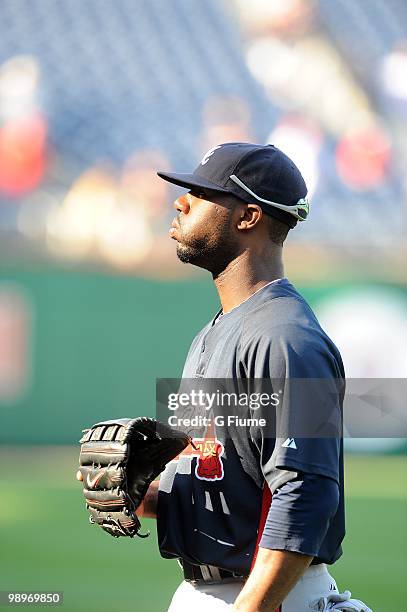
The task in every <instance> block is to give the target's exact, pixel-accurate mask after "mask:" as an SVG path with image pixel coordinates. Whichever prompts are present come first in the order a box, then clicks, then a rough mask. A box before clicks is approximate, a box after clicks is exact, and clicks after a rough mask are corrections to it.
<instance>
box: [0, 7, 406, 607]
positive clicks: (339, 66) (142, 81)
mask: <svg viewBox="0 0 407 612" xmlns="http://www.w3.org/2000/svg"><path fill="white" fill-rule="evenodd" d="M0 33H1V36H0V236H1V240H0V419H1V428H0V438H1V443H2V446H1V449H0V454H1V459H2V468H3V469H2V476H1V486H2V490H3V492H4V493H3V498H4V503H3V504H2V508H1V509H0V528H1V532H2V535H1V543H2V546H1V550H2V553H3V564H2V572H1V579H0V581H1V584H0V590H10V589H43V590H45V589H48V590H64V591H65V604H64V607H65V609H66V610H85V609H86V610H89V609H91V610H92V609H98V610H100V611H104V610H109V609H111V607H112V606H114V605H120V607H121V609H123V610H140V611H143V612H144V610H151V611H154V612H161V611H163V610H165V609H166V605H167V604H168V601H169V599H170V596H171V593H172V592H173V590H174V589H175V586H176V584H177V583H178V581H179V580H180V575H179V571H178V569H177V565H176V564H175V563H172V562H169V561H164V560H161V559H159V557H158V554H157V550H156V543H155V538H154V535H153V537H152V538H150V539H149V540H148V541H137V542H117V541H115V540H113V539H112V538H108V537H107V536H106V537H105V536H104V535H103V534H100V533H96V532H95V531H94V530H92V529H91V528H90V526H88V524H87V519H86V514H85V512H84V510H83V507H82V501H81V495H80V492H79V490H78V487H77V486H76V483H75V482H74V481H73V474H74V472H75V468H76V461H77V449H76V448H74V447H73V445H74V444H76V442H77V439H78V437H79V433H80V430H81V428H82V427H83V426H86V425H88V424H91V423H92V422H94V421H95V420H97V419H101V418H105V417H111V416H112V415H125V414H127V415H139V414H153V412H154V400H155V379H156V377H176V376H178V375H179V374H180V371H181V367H182V363H183V359H184V356H185V354H186V350H187V348H188V345H189V342H190V340H191V339H192V337H193V335H194V334H195V332H196V331H197V330H198V329H199V328H200V327H201V326H202V325H203V324H204V322H206V320H207V319H208V317H209V316H210V313H212V312H214V311H215V309H216V308H217V299H216V294H215V291H214V289H213V287H212V284H211V281H210V279H209V278H208V276H207V275H205V274H203V273H202V272H200V271H198V270H194V269H190V268H188V267H187V266H183V265H181V264H180V263H179V262H178V261H177V259H176V257H175V254H174V247H173V244H172V243H171V241H170V240H169V239H168V238H167V231H168V226H169V222H170V220H171V219H172V216H173V214H172V212H171V202H172V200H173V198H174V196H175V194H176V193H178V192H177V191H175V190H174V191H173V189H172V187H171V186H170V185H169V184H166V183H164V182H163V181H160V180H159V179H157V178H156V176H155V172H156V170H157V169H174V170H179V171H183V170H184V169H185V170H186V171H187V170H189V169H192V168H193V167H194V166H195V165H196V164H197V163H198V161H199V160H200V158H201V157H202V154H203V153H204V152H205V151H206V150H207V149H208V148H210V147H211V146H213V145H215V144H218V143H219V142H225V141H235V140H253V141H257V142H264V143H266V142H272V143H274V144H276V145H278V146H279V147H280V148H282V149H283V150H284V151H285V152H286V153H288V154H289V155H290V156H292V157H293V158H294V160H295V161H296V162H297V164H298V165H299V166H300V168H301V169H302V170H303V172H304V175H305V177H306V179H307V182H308V185H309V187H310V193H311V200H312V211H311V215H310V219H309V221H308V222H307V223H306V224H304V225H303V226H301V227H299V228H297V229H296V230H295V231H293V232H291V233H290V236H289V238H288V243H287V247H286V251H287V252H286V273H287V276H289V278H290V279H291V280H292V281H294V282H295V284H296V285H297V287H298V288H299V289H300V290H301V291H302V292H303V293H304V295H305V296H306V297H307V298H308V299H309V301H310V302H311V304H312V305H313V307H314V308H315V310H316V311H317V313H318V314H319V316H320V319H321V321H322V323H323V324H324V326H325V328H326V329H327V331H328V332H329V333H330V335H331V336H332V337H333V338H334V340H335V341H336V343H337V344H338V346H339V348H340V349H341V351H342V354H343V356H344V361H345V366H346V370H347V374H348V376H351V377H366V378H375V377H376V378H377V377H382V378H385V377H399V378H405V377H406V376H407V353H406V346H407V308H406V305H407V285H406V278H407V274H406V252H407V249H406V242H405V238H406V233H407V231H406V230H407V214H406V212H407V180H406V176H405V167H406V161H407V3H406V2H405V0H335V2H333V1H332V0H250V2H246V1H245V0H223V1H221V0H116V1H115V2H110V1H108V0H37V1H36V2H29V0H1V2H0ZM180 314H181V316H180ZM151 330H154V332H153V334H152V333H151ZM50 444H52V445H53V446H49V445H50ZM347 448H348V456H347V488H348V513H347V516H348V532H349V535H348V538H347V540H346V542H345V547H344V548H345V555H344V557H343V558H342V560H341V561H340V562H339V563H338V564H337V565H336V566H335V576H336V577H337V579H338V582H339V584H340V586H342V587H350V588H351V590H353V591H354V594H355V596H359V597H361V598H363V599H366V601H367V602H368V603H369V604H370V605H371V607H372V608H373V610H374V611H375V612H394V611H395V610H400V611H401V610H404V609H405V608H406V603H405V602H406V601H407V584H406V580H405V574H406V567H407V529H406V520H405V519H406V510H407V478H406V468H407V457H406V443H405V440H402V439H397V438H395V439H379V438H378V439H375V440H372V439H367V440H350V441H348V442H347ZM147 522H148V521H147ZM150 527H151V529H152V531H153V532H154V525H153V524H152V525H151V526H150ZM100 568H103V569H102V570H101V569H100ZM102 572H104V573H102ZM108 576H109V578H108ZM113 576H116V577H117V584H118V585H120V594H118V593H117V588H116V587H114V588H113V587H112V586H111V585H112V584H113V583H115V582H116V579H113ZM85 577H86V578H85Z"/></svg>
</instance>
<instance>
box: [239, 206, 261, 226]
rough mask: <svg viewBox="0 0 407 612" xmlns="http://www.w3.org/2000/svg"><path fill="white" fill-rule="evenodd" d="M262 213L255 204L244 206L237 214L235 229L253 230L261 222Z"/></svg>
mask: <svg viewBox="0 0 407 612" xmlns="http://www.w3.org/2000/svg"><path fill="white" fill-rule="evenodd" d="M262 216H263V211H262V209H261V208H260V206H258V205H257V204H245V205H244V206H242V208H241V209H240V212H239V218H238V223H237V229H240V230H250V229H253V228H254V227H255V226H256V225H257V224H258V223H259V222H260V220H261V218H262Z"/></svg>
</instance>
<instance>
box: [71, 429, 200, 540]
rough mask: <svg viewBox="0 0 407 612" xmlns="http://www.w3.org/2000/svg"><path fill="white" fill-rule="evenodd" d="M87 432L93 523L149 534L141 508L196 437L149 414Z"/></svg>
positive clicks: (118, 532) (85, 468)
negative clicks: (157, 481)
mask: <svg viewBox="0 0 407 612" xmlns="http://www.w3.org/2000/svg"><path fill="white" fill-rule="evenodd" d="M83 433H84V435H83V436H82V438H81V439H80V443H81V451H80V456H79V469H80V472H81V474H82V479H83V484H84V489H83V494H84V496H85V499H86V507H87V509H88V510H89V512H90V517H89V520H90V522H91V523H96V524H98V525H100V527H102V529H104V530H105V531H107V532H108V533H110V534H111V535H112V536H115V537H120V536H127V537H131V538H132V537H134V536H135V535H138V536H140V537H145V536H143V535H141V534H140V533H139V530H140V527H141V524H140V521H139V520H138V518H137V516H136V514H135V511H136V509H137V508H138V506H139V505H140V504H141V502H142V500H143V498H144V496H145V494H146V492H147V489H148V487H149V485H150V483H151V482H152V481H153V480H154V479H155V478H156V477H157V476H158V475H159V474H160V473H161V472H162V471H163V469H164V467H165V465H166V464H167V463H168V462H169V461H171V460H172V459H174V458H175V457H176V456H177V455H178V454H179V453H180V452H182V451H183V450H184V448H185V447H186V446H188V444H189V443H190V442H191V439H190V438H189V437H188V436H186V435H185V434H184V433H182V432H180V431H177V430H175V429H172V428H171V427H168V426H167V425H163V424H162V423H159V422H158V421H156V420H154V419H150V418H147V417H138V418H136V419H113V420H112V421H103V422H101V423H96V425H93V427H91V428H90V429H85V430H83ZM146 535H148V534H146Z"/></svg>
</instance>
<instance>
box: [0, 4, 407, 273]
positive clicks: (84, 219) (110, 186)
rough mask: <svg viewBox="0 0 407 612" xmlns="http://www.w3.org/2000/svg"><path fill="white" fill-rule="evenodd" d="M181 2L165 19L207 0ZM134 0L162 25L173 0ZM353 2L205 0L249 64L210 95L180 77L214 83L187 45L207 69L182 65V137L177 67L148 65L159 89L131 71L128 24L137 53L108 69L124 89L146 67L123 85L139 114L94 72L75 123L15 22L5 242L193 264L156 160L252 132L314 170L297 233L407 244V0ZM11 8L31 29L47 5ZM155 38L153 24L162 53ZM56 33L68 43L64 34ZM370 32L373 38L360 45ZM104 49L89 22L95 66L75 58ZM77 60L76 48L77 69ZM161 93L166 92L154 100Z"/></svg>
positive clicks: (116, 263) (51, 254)
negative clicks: (125, 110)
mask: <svg viewBox="0 0 407 612" xmlns="http://www.w3.org/2000/svg"><path fill="white" fill-rule="evenodd" d="M171 2H172V3H173V8H174V11H173V12H172V13H168V12H167V13H166V15H164V16H163V17H162V18H163V19H164V17H165V18H166V19H173V20H177V19H178V18H179V17H184V15H183V14H181V13H182V11H184V10H186V11H187V12H188V11H189V10H190V7H191V6H192V4H194V5H195V4H196V2H195V0H194V2H191V3H190V5H189V8H188V9H187V8H186V4H185V3H182V2H181V1H178V0H171ZM46 3H47V0H45V3H43V4H46ZM125 3H126V0H119V2H118V3H117V4H112V5H110V9H109V10H110V13H111V14H114V12H115V6H116V7H117V12H118V14H119V13H120V6H121V5H123V6H124V4H125ZM39 4H40V3H39ZM66 4H67V5H68V6H70V5H72V7H73V8H75V7H76V8H75V10H72V11H71V13H70V21H69V27H70V28H71V29H73V30H75V27H77V26H78V27H79V25H78V24H80V27H81V28H82V30H78V31H80V32H83V28H84V27H85V26H84V24H85V25H86V19H85V17H84V16H83V15H82V13H81V10H80V8H78V7H80V5H79V4H77V3H76V0H68V2H67V3H66ZM91 4H92V2H90V4H89V5H88V8H89V6H91ZM136 4H137V5H138V14H137V20H138V21H140V20H142V19H143V18H145V19H147V17H148V18H152V17H154V19H156V21H154V22H153V21H152V20H150V21H151V23H149V27H150V28H152V31H153V32H154V31H155V32H156V36H157V41H158V40H160V36H161V29H160V27H161V26H160V25H159V18H160V16H159V11H164V4H163V3H159V2H157V3H151V5H152V4H155V8H154V10H155V11H156V12H155V13H154V15H153V14H152V13H151V14H150V13H149V11H152V8H151V6H149V5H148V3H147V2H145V1H144V0H138V2H136ZM203 4H204V8H203V9H202V6H201V7H199V8H198V5H197V6H196V7H195V9H194V10H196V11H198V10H205V3H203ZM74 5H75V6H74ZM158 5H159V6H158ZM53 6H54V8H53V11H51V12H50V13H49V14H48V13H47V15H48V17H47V19H48V20H49V24H48V27H49V28H50V29H51V30H52V28H53V26H54V25H55V24H61V23H66V15H64V14H63V11H64V10H65V11H66V10H67V9H66V8H65V9H63V8H62V6H63V5H62V3H55V4H54V5H53ZM94 6H95V10H96V5H94ZM349 6H350V5H349V2H345V1H344V0H338V2H329V0H320V1H319V2H318V1H317V0H251V2H246V1H245V0H223V2H222V3H217V7H216V8H214V3H213V2H209V1H208V4H207V9H208V11H207V14H208V15H210V16H212V17H213V15H215V16H216V19H217V21H216V24H215V25H216V27H217V28H218V31H217V32H215V31H212V30H210V28H211V27H213V28H215V25H211V24H210V23H209V24H207V25H206V26H205V24H204V22H202V24H203V25H202V27H207V28H209V30H208V31H211V33H212V38H211V40H209V41H208V45H212V44H215V43H216V44H220V39H219V35H220V36H222V32H223V31H222V28H224V30H225V39H224V41H223V43H224V44H225V45H226V43H227V41H228V40H229V39H230V40H231V41H232V42H234V44H235V46H236V49H235V51H234V52H233V53H232V51H228V53H229V52H230V57H229V56H226V55H225V56H224V55H222V49H220V54H219V63H222V62H223V63H224V65H223V66H222V71H225V72H227V71H228V70H229V65H228V61H229V64H230V67H231V68H232V69H233V66H232V65H231V62H232V60H231V59H230V58H234V61H237V62H239V61H240V62H242V64H243V65H244V70H245V73H244V74H243V73H242V76H239V75H238V74H237V75H234V78H235V79H237V80H238V79H240V80H241V83H242V86H241V90H240V91H239V88H238V87H234V86H232V85H231V86H230V87H229V88H228V86H227V85H228V83H226V85H225V87H223V88H220V89H219V91H217V90H216V86H211V87H209V86H208V87H207V88H206V89H205V88H204V87H203V89H204V92H205V95H203V96H202V97H201V98H200V99H199V103H198V102H197V100H194V99H193V98H192V96H191V95H190V93H189V92H188V91H187V90H185V89H183V82H184V81H191V79H194V87H195V88H196V87H197V86H198V84H199V80H200V79H202V83H204V82H205V79H206V80H208V79H210V76H208V66H204V65H203V62H204V60H205V57H202V56H199V55H197V56H196V57H195V56H194V53H193V49H192V50H191V57H189V58H188V61H189V62H193V66H195V73H194V75H192V74H191V73H189V74H183V72H182V70H180V73H179V74H177V73H176V72H174V73H173V74H172V75H171V79H172V81H173V82H175V88H176V86H177V85H178V91H177V92H176V93H175V94H174V95H175V96H176V95H178V96H179V99H180V104H181V103H182V104H183V105H186V108H191V115H187V116H185V114H184V117H183V119H182V121H183V122H184V124H185V129H186V130H188V134H189V135H190V136H189V141H188V142H184V143H183V144H180V136H179V129H178V125H177V124H176V123H175V122H174V125H173V126H172V125H171V122H169V121H168V116H167V115H165V112H166V110H168V107H169V106H170V104H171V103H172V102H171V100H170V98H168V103H167V102H166V89H165V87H164V86H163V79H164V78H165V75H164V76H163V75H161V74H160V71H159V70H158V69H157V72H156V73H155V72H152V73H150V74H149V75H148V79H149V81H148V83H150V84H151V83H152V84H153V85H154V84H155V85H156V90H158V91H154V92H152V90H151V86H150V88H148V87H147V85H145V84H144V81H143V78H142V77H143V75H141V74H139V73H137V74H133V72H132V70H133V67H132V55H131V51H130V50H131V44H133V43H132V41H131V35H130V32H128V33H127V35H128V36H129V40H128V42H126V38H125V36H123V37H121V39H120V41H119V40H118V45H119V43H120V45H122V46H121V47H120V48H121V49H122V50H123V54H124V55H125V52H126V44H128V49H129V54H128V55H127V57H126V62H125V63H124V64H123V63H122V64H121V66H120V71H119V69H118V68H117V66H116V65H114V66H113V68H112V67H111V66H110V68H109V70H111V71H112V70H113V73H114V71H115V70H117V81H115V80H113V81H112V82H111V83H110V87H111V90H112V92H115V91H117V92H119V93H118V94H117V95H118V96H121V95H122V94H121V93H120V85H119V81H120V80H122V81H125V80H126V79H128V80H129V82H130V83H132V79H134V80H135V82H137V87H138V88H133V89H132V88H131V87H129V91H128V92H127V94H126V95H127V96H128V99H127V104H128V105H129V107H134V109H135V110H134V115H133V116H128V115H126V114H115V113H113V115H112V117H111V118H110V119H109V122H106V121H105V122H104V123H103V122H100V116H99V115H100V113H99V111H98V109H99V108H100V105H99V106H98V104H97V103H96V100H97V95H98V93H100V92H97V91H96V90H95V91H92V88H89V91H88V95H89V100H88V101H87V104H88V106H89V108H90V109H91V110H90V111H89V113H88V114H87V115H86V121H85V122H84V124H83V125H80V124H79V125H76V126H73V125H72V123H71V124H69V126H68V127H67V128H66V130H65V132H63V131H61V130H59V131H58V128H56V127H55V125H56V124H58V123H60V124H64V121H65V115H64V108H63V107H62V106H59V107H58V108H57V111H55V108H56V107H57V105H56V103H55V101H54V99H53V97H52V95H51V94H50V89H49V88H47V78H49V77H48V76H47V75H49V74H50V72H49V70H48V71H47V70H43V64H44V63H45V60H43V58H42V57H41V56H40V54H39V53H36V51H35V48H34V47H35V45H34V44H33V47H32V48H31V47H30V40H29V39H28V40H27V42H26V44H25V45H23V47H24V49H25V52H24V53H22V52H21V49H18V51H19V52H13V50H12V49H10V48H9V46H10V45H9V46H8V45H7V37H5V39H3V43H1V42H0V59H1V65H0V233H1V235H2V241H1V242H2V244H3V249H2V251H3V252H2V255H3V256H4V250H5V249H6V248H7V253H8V254H9V255H10V254H11V256H16V257H23V258H26V259H28V260H31V259H32V258H34V259H35V258H38V259H41V260H49V261H58V262H65V263H69V264H75V265H83V264H86V265H89V264H91V265H94V266H102V267H106V266H107V267H109V268H111V269H112V270H124V271H132V272H136V273H140V274H157V273H158V274H161V275H164V276H165V275H166V274H171V273H177V272H176V271H177V270H180V269H181V266H178V265H177V263H176V259H175V257H174V256H173V255H172V254H173V250H174V249H173V245H172V244H171V241H170V240H169V239H168V227H169V224H170V221H171V218H172V217H173V211H172V209H171V203H172V201H173V200H174V199H175V197H176V194H177V190H176V189H175V188H173V187H172V186H170V185H169V184H167V183H165V182H164V181H161V180H160V179H158V178H157V176H156V171H157V170H158V169H159V170H170V169H173V170H176V171H189V170H191V169H192V168H193V167H194V166H195V165H196V164H197V163H198V161H199V159H200V158H201V156H202V154H203V153H204V152H205V151H206V150H207V149H209V148H211V147H212V146H213V145H215V144H218V143H220V142H227V141H253V140H257V141H260V142H261V141H262V142H265V143H266V142H270V143H273V144H275V145H277V146H279V147H280V148H281V149H282V150H283V151H285V152H286V153H287V154H288V155H290V156H291V157H292V158H293V159H294V161H295V162H296V163H297V165H298V166H299V167H300V168H301V170H302V172H303V174H304V177H305V179H306V182H307V184H308V187H309V193H310V196H311V202H312V211H311V216H310V221H309V222H307V224H304V226H305V225H307V226H309V227H304V229H303V228H302V227H301V229H299V230H298V231H296V232H293V238H292V240H293V245H294V247H295V246H296V248H297V249H298V248H300V249H307V248H308V247H309V246H310V245H313V246H315V245H316V244H320V245H321V247H323V248H324V249H328V250H329V248H330V247H338V245H339V247H340V248H342V249H343V248H345V249H346V248H348V249H350V250H352V248H353V249H354V248H355V244H356V246H357V247H358V248H359V249H363V248H365V249H367V250H369V249H377V248H384V249H388V248H392V249H394V248H396V249H399V250H402V249H403V244H404V238H405V235H406V228H407V223H406V211H407V208H406V204H407V180H406V178H405V175H404V166H405V162H406V160H407V138H406V136H407V134H406V131H407V130H406V125H407V123H406V120H407V21H406V20H405V21H404V25H403V19H402V17H403V15H401V13H400V11H401V7H402V6H403V3H402V2H400V1H398V0H390V1H389V2H386V3H384V2H380V3H377V2H376V0H374V1H372V2H363V1H361V0H355V1H354V3H353V8H352V9H351V8H349ZM4 9H5V13H7V15H8V19H9V21H10V23H11V24H12V26H13V27H14V29H15V30H17V31H18V29H19V27H20V23H21V24H23V23H24V24H25V25H24V27H25V28H26V29H25V30H24V31H25V32H27V31H30V30H29V28H30V27H31V28H32V29H33V30H35V27H36V26H35V20H33V21H32V23H31V25H28V26H27V25H26V21H27V15H26V11H27V10H28V3H26V4H25V5H24V2H23V3H19V4H16V3H12V2H10V0H5V7H4ZM77 9H78V10H77ZM7 11H8V12H7ZM346 11H349V15H348V16H350V20H348V21H346V19H345V18H346V16H347V13H346ZM44 15H45V13H44ZM113 16H114V15H113ZM193 16H194V15H192V17H193ZM117 18H118V15H117ZM341 19H342V21H341ZM112 23H113V22H112ZM225 24H229V25H228V26H226V25H225ZM230 24H231V25H230ZM6 25H7V24H6ZM21 27H22V26H21ZM109 27H110V26H109ZM112 27H113V26H111V28H112ZM140 27H141V26H140ZM143 27H144V28H145V27H147V26H146V24H144V25H143ZM174 27H175V26H174ZM403 27H404V29H405V30H406V32H403ZM27 28H28V30H27ZM117 28H118V31H119V30H120V28H119V26H117ZM154 28H156V29H155V30H154ZM227 28H229V29H227ZM357 28H359V29H360V33H359V35H358V30H357ZM85 33H86V29H85ZM363 33H365V39H363V38H362V37H363ZM44 35H45V32H44ZM101 35H102V38H103V34H101ZM33 36H34V34H33ZM106 36H108V34H106ZM352 36H353V38H350V37H352ZM355 37H356V38H359V39H358V40H355ZM157 41H155V40H151V39H150V38H149V40H148V45H150V47H149V48H150V50H151V53H152V52H153V51H152V49H153V47H154V45H157V44H158V42H157ZM225 41H226V42H225ZM349 41H351V42H349ZM370 41H372V45H373V47H372V48H371V49H370V52H369V42H370ZM173 42H175V44H178V41H173ZM107 43H108V40H106V45H107ZM54 44H55V49H56V50H57V49H58V48H59V47H58V45H59V44H60V41H59V38H58V37H57V36H56V38H55V41H54ZM361 46H364V48H365V54H364V56H360V57H359V56H358V50H359V49H360V48H361ZM225 48H226V47H225ZM366 48H367V51H366ZM110 50H111V47H108V49H107V52H106V57H100V58H98V60H99V61H98V64H97V66H98V70H101V71H103V69H104V66H105V64H104V62H106V66H107V64H108V62H109V61H110V60H109V59H107V55H108V54H109V53H110ZM236 50H237V51H236ZM14 51H16V50H14ZM215 51H216V50H215ZM91 52H92V40H91V37H90V36H89V37H83V39H82V44H81V46H78V48H77V54H78V56H80V55H83V57H84V61H85V63H86V62H88V64H89V74H86V73H83V72H80V71H79V70H78V72H77V73H75V74H73V76H72V79H73V82H75V83H78V84H81V83H82V81H83V83H86V80H87V79H88V78H89V79H91V75H92V70H93V69H94V65H95V64H94V63H93V62H94V61H95V60H94V58H93V59H91ZM47 53H48V54H49V48H48V50H47ZM154 53H155V54H156V56H157V54H159V53H165V48H164V47H162V48H161V47H160V48H156V49H155V50H154ZM167 53H171V46H169V47H168V50H167ZM225 53H226V51H225ZM236 53H237V56H236ZM123 54H122V56H121V57H122V58H123V57H124V55H123ZM233 54H234V55H233ZM239 55H240V57H238V56H239ZM47 61H48V60H47ZM58 61H60V62H61V61H63V58H61V57H60V58H59V59H58V55H57V54H56V60H55V63H54V64H53V65H52V70H58V63H57V62H58ZM134 61H136V59H135V60H134ZM190 65H191V64H190ZM75 66H76V64H75V62H74V61H73V63H72V71H75ZM64 69H67V68H66V66H64ZM61 70H62V66H61ZM95 70H96V68H95ZM106 70H107V68H106ZM146 70H147V68H146ZM212 76H213V75H212ZM146 78H147V77H146ZM183 79H184V81H183ZM146 83H147V81H146ZM250 84H251V85H250ZM81 86H82V85H81ZM249 86H251V87H252V88H253V91H251V92H249V93H248V95H247V96H246V95H245V94H244V90H245V88H247V87H249ZM78 87H79V85H78ZM108 87H109V86H108ZM143 87H144V89H143ZM52 91H53V92H54V93H55V91H57V88H55V89H54V90H52ZM58 91H59V90H58ZM109 91H110V90H109ZM242 92H243V93H242ZM107 93H108V92H104V94H103V95H104V96H105V97H106V95H107ZM105 94H106V95H105ZM55 95H56V94H55ZM59 95H60V96H61V97H62V98H63V99H64V100H65V102H66V108H67V109H69V105H70V104H71V106H72V105H73V104H75V102H74V101H71V92H70V91H69V87H68V86H67V88H66V92H65V91H59ZM112 95H113V94H112ZM92 96H95V106H94V108H93V109H92ZM132 96H134V100H132ZM160 96H161V97H162V100H161V102H160V104H161V106H159V105H158V103H157V98H159V97H160ZM188 96H190V98H191V99H190V100H189V99H187V98H188ZM175 99H176V98H175ZM140 100H141V101H142V102H140ZM82 102H83V101H82ZM188 105H189V106H188ZM160 108H163V109H164V110H163V111H162V114H160V112H161V111H160V110H159V109H160ZM183 108H185V106H184V107H183ZM155 109H158V110H155ZM170 110H171V109H170ZM68 112H69V110H68ZM172 112H173V113H176V109H175V108H174V109H173V110H172ZM193 112H195V113H197V115H196V116H197V117H198V121H196V120H194V119H193V117H195V115H193ZM58 113H59V114H58ZM152 115H154V116H153V119H152V118H151V116H152ZM177 120H178V121H179V118H178V119H177ZM134 122H136V123H137V122H138V129H139V131H141V130H142V128H143V125H144V124H146V126H149V129H150V130H151V129H155V130H156V133H155V134H154V135H151V137H150V140H149V142H148V143H147V142H146V141H145V139H144V140H143V138H140V139H139V140H138V139H137V138H135V137H134V136H133V132H132V131H131V129H130V123H131V125H132V126H134ZM107 126H108V128H107ZM132 129H133V128H132ZM90 131H91V132H92V142H91V144H92V147H93V148H94V149H96V152H95V153H93V154H92V155H89V154H88V149H89V147H90V140H91V139H90V137H89V136H88V134H89V133H90ZM115 132H117V133H119V132H121V133H122V134H123V136H122V138H123V140H125V139H126V132H127V133H128V138H127V141H126V145H125V146H122V148H121V149H120V146H121V145H120V142H118V144H117V147H116V149H115V152H114V153H113V154H112V155H109V149H108V148H107V147H106V148H104V146H103V144H104V142H107V140H109V143H110V142H112V138H113V136H112V135H113V134H115ZM78 133H79V134H80V135H81V137H82V140H80V141H77V140H76V141H75V142H80V145H76V149H74V148H73V142H74V140H75V138H77V136H76V135H77V134H78ZM184 141H185V139H184ZM95 143H96V144H95ZM98 148H99V150H100V155H98ZM117 150H119V154H117ZM313 219H314V220H315V221H314V222H313Z"/></svg>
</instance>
